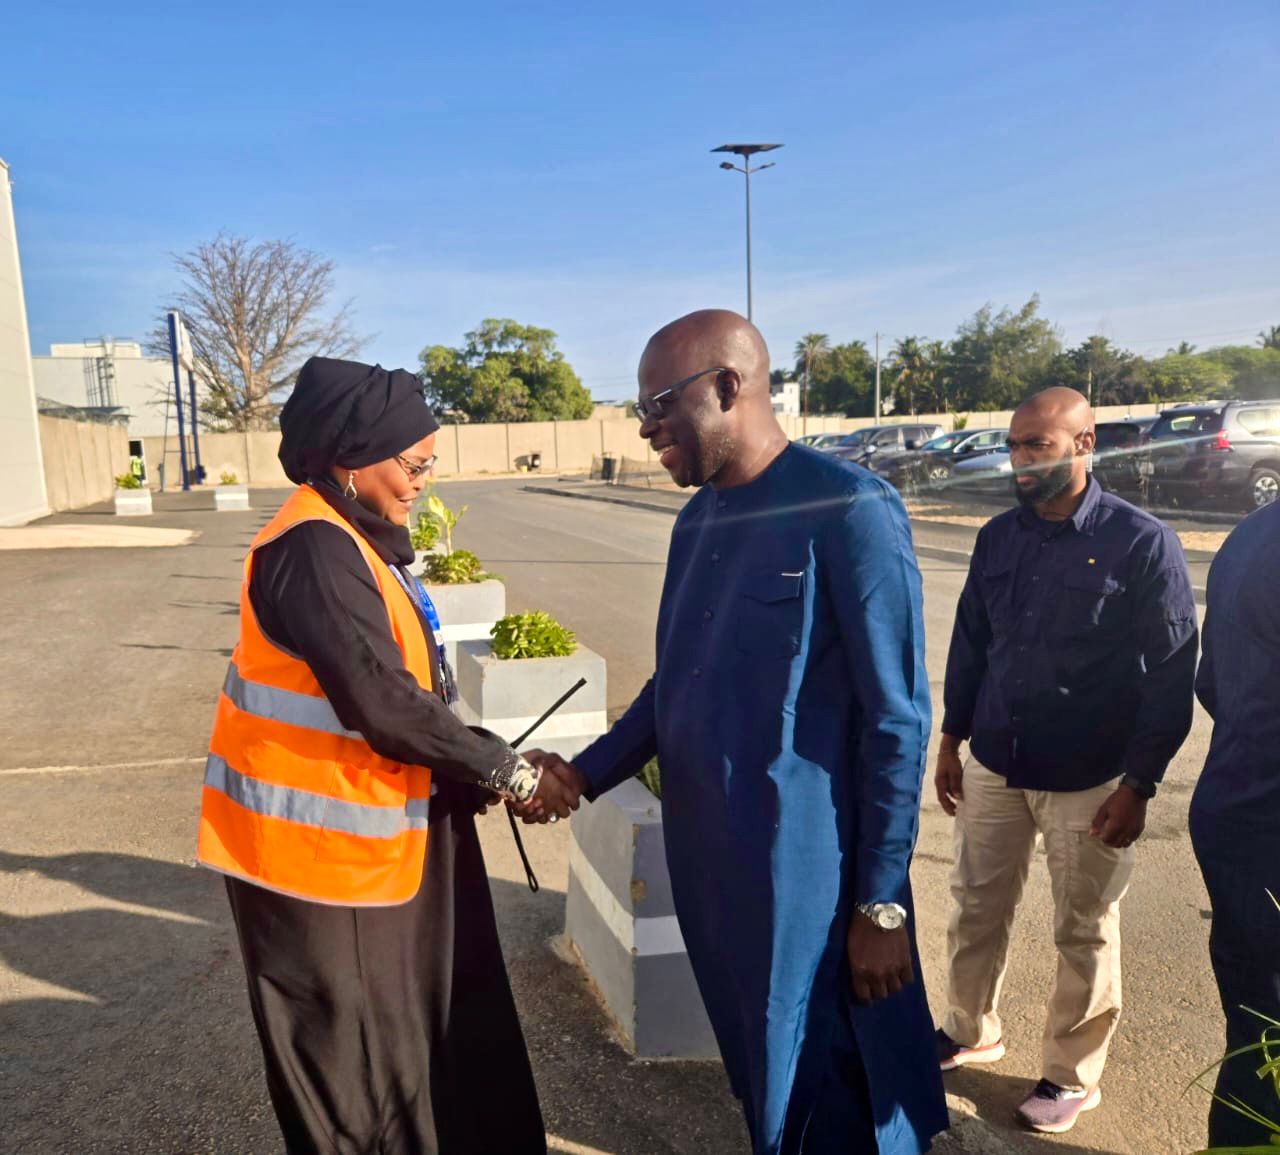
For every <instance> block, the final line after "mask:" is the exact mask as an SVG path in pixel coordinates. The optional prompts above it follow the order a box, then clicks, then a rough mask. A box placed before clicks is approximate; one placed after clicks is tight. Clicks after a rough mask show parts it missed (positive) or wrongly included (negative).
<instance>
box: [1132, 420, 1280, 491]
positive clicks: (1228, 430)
mask: <svg viewBox="0 0 1280 1155" xmlns="http://www.w3.org/2000/svg"><path fill="white" fill-rule="evenodd" d="M1138 468H1139V470H1140V472H1141V473H1142V474H1143V475H1144V476H1146V477H1147V478H1148V479H1149V482H1150V488H1151V500H1152V501H1153V502H1154V503H1156V504H1161V503H1165V502H1170V501H1172V502H1176V503H1178V504H1182V505H1195V504H1199V503H1212V502H1218V501H1227V502H1230V503H1232V504H1233V505H1240V506H1243V507H1245V508H1248V509H1255V508H1261V507H1262V506H1264V505H1271V504H1272V503H1273V502H1274V501H1276V500H1277V498H1280V401H1218V402H1214V403H1212V404H1205V405H1180V406H1178V407H1177V408H1174V409H1166V410H1165V411H1164V412H1163V413H1161V414H1160V416H1159V418H1158V419H1157V420H1156V422H1155V424H1154V425H1152V426H1151V430H1150V432H1149V433H1148V435H1147V444H1146V447H1145V449H1144V451H1143V452H1142V453H1141V454H1140V455H1139V458H1138Z"/></svg>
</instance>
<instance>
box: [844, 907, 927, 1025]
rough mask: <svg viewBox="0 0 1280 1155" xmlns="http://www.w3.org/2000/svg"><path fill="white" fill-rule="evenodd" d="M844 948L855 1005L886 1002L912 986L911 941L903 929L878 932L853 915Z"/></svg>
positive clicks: (861, 916) (859, 915) (859, 913)
mask: <svg viewBox="0 0 1280 1155" xmlns="http://www.w3.org/2000/svg"><path fill="white" fill-rule="evenodd" d="M847 946H848V954H849V971H850V973H851V974H852V976H853V994H854V997H855V998H856V999H857V1000H858V1002H860V1003H871V1002H875V1000H876V999H884V998H888V997H889V995H896V994H897V993H898V992H899V991H900V990H902V988H903V987H905V986H907V985H908V984H909V983H913V982H915V978H916V976H915V971H914V970H913V968H912V966H911V940H910V938H908V937H907V928H906V927H905V926H903V927H899V928H898V929H897V930H881V929H880V928H879V927H878V926H876V924H875V923H873V922H872V921H871V920H870V919H869V918H868V917H867V916H866V915H865V914H863V913H862V911H860V910H859V911H855V912H854V915H853V922H852V923H851V924H850V925H849V939H848V944H847Z"/></svg>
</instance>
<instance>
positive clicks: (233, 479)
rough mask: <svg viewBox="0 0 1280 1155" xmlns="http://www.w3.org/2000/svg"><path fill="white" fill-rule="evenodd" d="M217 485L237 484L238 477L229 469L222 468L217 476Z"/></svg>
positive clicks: (238, 482)
mask: <svg viewBox="0 0 1280 1155" xmlns="http://www.w3.org/2000/svg"><path fill="white" fill-rule="evenodd" d="M218 484H219V485H239V484H240V479H239V478H238V477H237V476H236V475H235V474H234V473H232V472H231V470H229V469H224V470H223V471H222V473H221V474H220V475H219V476H218Z"/></svg>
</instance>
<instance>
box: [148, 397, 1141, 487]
mask: <svg viewBox="0 0 1280 1155" xmlns="http://www.w3.org/2000/svg"><path fill="white" fill-rule="evenodd" d="M1159 408H1160V407H1159V406H1156V405H1135V406H1132V407H1126V406H1111V407H1103V408H1100V409H1099V410H1098V411H1097V413H1098V420H1099V421H1108V420H1114V419H1116V418H1119V417H1124V416H1126V415H1129V414H1132V415H1134V416H1142V415H1149V414H1153V413H1156V412H1158V411H1159ZM1012 416H1013V414H1012V413H1010V412H1007V411H1006V412H1001V413H971V414H969V415H968V418H969V424H968V428H969V429H996V428H1005V427H1007V426H1008V424H1009V420H1010V418H1011V417H1012ZM954 418H955V414H953V413H932V414H930V413H922V414H919V415H917V416H915V417H907V416H904V417H900V418H885V420H884V422H883V424H886V425H887V424H892V423H893V422H894V421H895V420H896V421H897V422H898V423H899V424H903V423H907V424H921V423H932V424H937V425H941V426H942V427H943V429H945V430H950V429H951V427H952V423H953V420H954ZM779 421H780V423H781V425H782V428H783V429H784V430H785V431H786V432H787V435H788V436H789V437H799V436H801V435H802V433H806V432H807V433H851V432H852V431H853V430H855V429H861V428H863V427H864V426H867V425H873V424H875V422H873V421H872V420H871V418H869V417H860V418H853V417H830V416H811V417H809V418H808V420H807V421H806V420H805V419H804V418H802V417H780V418H779ZM145 445H146V455H147V468H148V471H149V473H150V477H151V484H152V486H153V487H157V486H158V485H159V470H158V468H157V467H158V466H159V464H160V462H161V461H162V460H163V461H165V462H167V468H166V485H167V486H168V487H170V488H173V487H175V486H176V485H177V484H178V480H179V478H178V439H177V438H176V437H170V438H168V440H167V441H165V440H163V439H161V438H158V437H148V438H146V439H145ZM279 446H280V435H279V434H278V433H268V432H263V433H201V435H200V459H201V461H202V463H203V464H204V467H205V469H206V471H207V472H208V480H209V482H210V483H216V482H217V480H218V476H219V474H220V473H221V472H222V471H223V470H224V469H225V470H228V471H229V472H231V473H234V474H235V475H236V477H237V478H239V480H240V481H242V482H246V483H248V484H250V485H287V484H288V479H287V478H286V477H285V475H284V470H282V469H281V468H280V462H279V460H278V459H277V457H276V452H277V450H278V449H279ZM534 452H537V453H541V454H542V471H543V472H544V473H555V472H560V473H585V472H586V471H587V470H589V469H590V468H591V462H592V459H593V458H598V457H599V456H600V455H601V454H602V453H614V454H617V455H618V456H619V457H626V458H629V459H630V460H632V461H636V462H646V461H647V462H653V461H655V460H656V458H655V457H654V455H653V454H652V453H651V452H650V451H649V447H648V445H647V443H646V442H644V441H642V440H641V439H640V425H639V423H638V422H637V421H636V420H635V419H634V418H627V419H620V418H604V419H602V420H590V421H541V422H529V423H526V424H513V425H445V426H443V427H442V428H441V429H440V433H439V435H438V436H437V437H436V455H437V457H439V459H440V460H439V461H438V462H437V463H436V476H437V477H456V476H457V475H459V474H482V473H510V472H512V471H514V470H515V469H517V468H518V466H519V464H521V463H523V462H524V461H525V460H526V459H527V457H528V455H529V454H530V453H534Z"/></svg>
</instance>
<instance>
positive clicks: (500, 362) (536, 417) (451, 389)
mask: <svg viewBox="0 0 1280 1155" xmlns="http://www.w3.org/2000/svg"><path fill="white" fill-rule="evenodd" d="M463 339H464V341H465V344H463V345H462V347H461V348H457V349H454V348H450V347H449V346H447V345H430V346H428V347H427V348H425V349H423V350H422V353H421V354H420V355H419V361H420V362H421V366H422V367H421V369H420V371H419V373H418V376H419V377H420V378H421V379H422V383H423V385H424V386H425V387H426V393H427V397H428V399H429V400H430V401H431V403H432V405H433V406H435V407H436V408H437V409H439V410H440V412H441V414H442V415H444V416H446V417H451V418H452V419H454V420H460V421H576V420H583V419H585V418H587V417H590V416H591V413H592V409H593V406H592V402H591V394H590V393H588V392H587V390H586V388H585V386H583V384H582V382H581V381H580V380H579V379H578V375H577V374H576V373H575V372H574V371H573V367H572V366H571V365H570V364H569V362H568V361H566V360H565V359H564V354H563V353H561V352H560V351H559V350H558V349H557V348H556V335H555V333H553V332H552V331H551V330H550V329H539V328H537V327H535V326H533V325H521V324H519V323H518V322H516V321H511V320H506V319H497V320H495V319H489V320H486V321H482V322H481V323H480V325H479V326H478V327H477V328H475V329H473V330H472V331H471V332H470V333H464V334H463Z"/></svg>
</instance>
